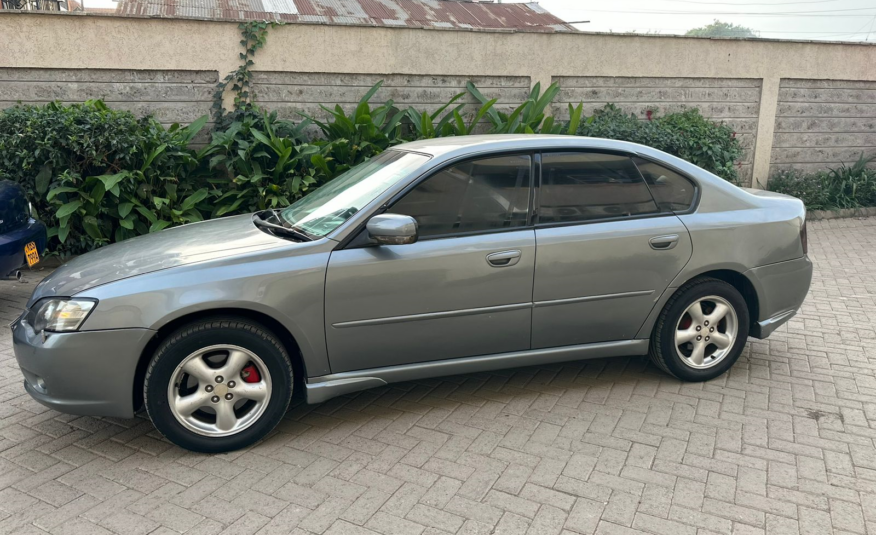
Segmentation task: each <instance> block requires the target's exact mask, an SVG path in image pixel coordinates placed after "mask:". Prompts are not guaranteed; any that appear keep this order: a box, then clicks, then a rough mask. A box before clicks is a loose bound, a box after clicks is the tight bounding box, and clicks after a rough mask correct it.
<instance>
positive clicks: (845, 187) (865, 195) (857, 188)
mask: <svg viewBox="0 0 876 535" xmlns="http://www.w3.org/2000/svg"><path fill="white" fill-rule="evenodd" d="M874 158H876V156H871V157H869V158H865V157H864V155H863V154H861V157H860V158H858V161H856V162H855V163H854V164H853V165H851V166H847V165H845V164H842V165H841V166H840V167H838V168H835V169H827V170H824V171H818V172H816V173H801V172H800V171H796V170H793V169H791V170H788V171H782V172H779V173H777V174H775V175H773V176H772V177H770V179H769V182H768V184H767V189H769V190H770V191H775V192H778V193H785V194H787V195H793V196H794V197H797V198H799V199H801V200H802V201H803V202H804V203H805V204H806V207H807V208H809V209H810V210H840V209H844V208H861V207H869V206H876V169H873V168H870V167H867V165H868V164H869V163H870V162H872V161H873V160H874Z"/></svg>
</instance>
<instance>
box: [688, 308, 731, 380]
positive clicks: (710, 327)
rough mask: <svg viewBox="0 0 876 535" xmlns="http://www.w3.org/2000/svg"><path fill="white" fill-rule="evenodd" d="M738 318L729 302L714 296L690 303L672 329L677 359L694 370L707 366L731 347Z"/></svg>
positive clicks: (717, 361) (717, 360) (711, 365)
mask: <svg viewBox="0 0 876 535" xmlns="http://www.w3.org/2000/svg"><path fill="white" fill-rule="evenodd" d="M738 332H739V319H738V318H737V315H736V310H734V308H733V306H732V305H731V304H730V302H729V301H727V300H726V299H724V298H723V297H718V296H717V295H710V296H708V297H702V298H699V299H697V300H696V301H694V302H693V303H691V304H690V305H689V306H688V307H687V308H686V309H685V311H684V313H683V314H682V315H681V318H680V319H679V321H678V325H677V326H676V329H675V350H676V352H677V353H678V356H679V357H681V361H682V362H684V363H685V364H686V365H687V366H690V367H691V368H695V369H706V368H711V367H713V366H715V365H717V364H718V363H719V362H721V361H722V360H723V359H724V358H725V357H726V356H727V355H729V354H730V352H731V351H732V349H733V345H734V344H735V342H736V335H737V334H738Z"/></svg>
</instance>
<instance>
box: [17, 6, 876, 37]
mask: <svg viewBox="0 0 876 535" xmlns="http://www.w3.org/2000/svg"><path fill="white" fill-rule="evenodd" d="M7 16H25V17H27V16H39V17H97V18H109V19H135V20H136V19H139V20H156V19H157V20H182V21H200V22H215V23H222V24H239V23H241V22H247V20H241V19H225V18H204V17H186V16H173V17H169V16H166V15H131V14H124V15H116V14H113V13H88V12H85V11H23V10H15V9H0V17H7ZM269 22H270V21H269ZM274 22H282V23H284V24H288V25H290V26H291V25H303V26H332V27H340V28H343V27H351V28H375V29H389V30H423V31H439V32H467V33H498V34H505V35H507V34H527V35H551V36H560V35H562V36H581V35H588V36H596V37H639V38H646V39H688V40H701V41H745V42H751V43H795V44H801V43H802V44H814V45H843V46H849V45H851V46H876V42H866V41H817V40H813V39H776V38H772V37H701V36H693V35H675V34H644V33H631V32H587V31H576V32H571V31H566V32H534V31H526V30H520V29H516V28H508V29H502V28H440V27H431V26H430V27H412V26H373V25H370V24H332V23H328V22H315V21H300V22H289V21H283V20H281V19H279V18H275V19H274Z"/></svg>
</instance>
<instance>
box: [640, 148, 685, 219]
mask: <svg viewBox="0 0 876 535" xmlns="http://www.w3.org/2000/svg"><path fill="white" fill-rule="evenodd" d="M635 162H636V165H638V166H639V171H641V173H642V176H644V177H645V182H647V183H648V187H649V188H651V194H652V195H653V196H654V200H655V201H657V206H658V207H659V208H660V210H661V211H664V212H684V211H685V210H687V209H688V208H690V205H691V204H693V200H694V195H695V193H696V188H695V187H694V184H693V182H691V181H690V180H688V179H687V178H685V177H683V176H681V175H679V174H678V173H676V172H675V171H671V170H669V169H667V168H665V167H663V166H662V165H657V164H656V163H654V162H649V161H647V160H643V159H641V158H636V159H635Z"/></svg>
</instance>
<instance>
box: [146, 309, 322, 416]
mask: <svg viewBox="0 0 876 535" xmlns="http://www.w3.org/2000/svg"><path fill="white" fill-rule="evenodd" d="M215 316H223V317H229V316H230V317H236V318H241V319H248V320H252V321H256V322H258V323H261V324H262V325H264V326H265V327H267V328H268V329H270V330H271V332H273V333H274V334H275V335H277V337H278V338H279V339H280V342H281V343H282V344H283V347H285V348H286V351H287V352H288V353H289V358H290V360H291V361H292V369H293V373H294V374H295V375H294V377H295V381H296V383H299V384H296V385H295V387H294V388H293V392H295V393H296V394H297V393H299V392H303V391H304V389H303V388H298V387H299V386H300V385H303V381H305V378H306V377H307V375H306V374H307V368H306V365H305V363H304V358H303V356H302V353H301V346H300V345H299V344H298V341H297V340H296V339H295V336H293V334H292V333H291V332H290V331H289V329H287V328H286V326H284V325H283V324H282V323H280V322H279V321H277V320H276V319H274V318H272V317H271V316H270V315H268V314H265V313H263V312H259V311H256V310H251V309H246V308H233V307H232V308H215V309H209V310H198V311H195V312H190V313H188V314H184V315H182V316H179V317H177V318H174V319H172V320H171V321H169V322H167V323H165V324H164V325H162V326H161V327H159V329H158V331H157V332H156V334H155V336H153V337H152V338H151V339H150V340H149V342H148V343H147V344H146V347H144V348H143V351H142V352H141V353H140V357H139V359H138V361H137V367H136V370H135V372H134V383H133V386H132V389H133V390H132V392H131V401H132V406H133V409H134V412H136V411H137V410H139V409H140V408H141V407H143V383H144V380H145V378H146V369H147V368H148V367H149V362H150V361H151V360H152V357H153V355H154V354H155V351H156V350H157V349H158V346H159V345H160V344H161V342H163V341H164V340H165V338H167V336H168V335H170V334H171V333H173V332H174V331H176V330H177V329H179V328H180V327H181V326H183V325H186V324H188V323H192V322H194V321H198V320H201V319H204V318H210V317H215Z"/></svg>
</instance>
